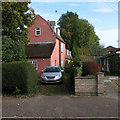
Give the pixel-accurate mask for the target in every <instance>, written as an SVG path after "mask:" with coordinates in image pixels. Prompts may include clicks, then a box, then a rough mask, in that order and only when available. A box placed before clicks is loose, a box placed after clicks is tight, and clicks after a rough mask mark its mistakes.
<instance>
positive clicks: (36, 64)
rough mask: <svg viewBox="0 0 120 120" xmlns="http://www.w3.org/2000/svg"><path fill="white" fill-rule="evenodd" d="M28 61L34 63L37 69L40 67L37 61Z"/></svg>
mask: <svg viewBox="0 0 120 120" xmlns="http://www.w3.org/2000/svg"><path fill="white" fill-rule="evenodd" d="M28 62H30V63H32V64H33V65H34V67H35V68H36V70H37V69H38V63H37V61H28Z"/></svg>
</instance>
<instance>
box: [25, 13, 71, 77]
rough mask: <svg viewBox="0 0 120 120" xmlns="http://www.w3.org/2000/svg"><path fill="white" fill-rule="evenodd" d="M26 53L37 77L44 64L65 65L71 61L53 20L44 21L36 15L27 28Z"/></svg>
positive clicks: (69, 53)
mask: <svg viewBox="0 0 120 120" xmlns="http://www.w3.org/2000/svg"><path fill="white" fill-rule="evenodd" d="M28 39H29V40H30V42H29V43H28V45H27V46H26V55H27V58H28V61H29V62H31V63H32V64H33V65H34V66H35V67H36V70H37V74H38V77H40V75H41V72H40V71H41V70H43V69H44V68H45V67H46V66H62V67H64V66H65V60H67V61H68V62H70V61H71V59H72V57H71V52H70V51H69V50H67V49H66V47H65V42H64V40H63V39H62V37H61V36H60V30H59V28H58V27H57V26H56V23H55V21H46V20H44V19H43V18H42V17H41V16H39V15H37V17H36V19H35V21H34V24H33V25H31V26H30V27H29V28H28Z"/></svg>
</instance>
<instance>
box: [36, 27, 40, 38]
mask: <svg viewBox="0 0 120 120" xmlns="http://www.w3.org/2000/svg"><path fill="white" fill-rule="evenodd" d="M35 35H36V36H40V28H36V31H35Z"/></svg>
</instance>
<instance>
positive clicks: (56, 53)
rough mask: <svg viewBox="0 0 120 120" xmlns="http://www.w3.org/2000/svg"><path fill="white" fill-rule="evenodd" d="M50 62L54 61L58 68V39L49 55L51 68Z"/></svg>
mask: <svg viewBox="0 0 120 120" xmlns="http://www.w3.org/2000/svg"><path fill="white" fill-rule="evenodd" d="M52 60H54V63H55V60H56V66H59V40H58V39H56V44H55V47H54V50H53V52H52V55H51V66H52Z"/></svg>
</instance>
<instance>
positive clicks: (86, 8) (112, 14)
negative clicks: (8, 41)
mask: <svg viewBox="0 0 120 120" xmlns="http://www.w3.org/2000/svg"><path fill="white" fill-rule="evenodd" d="M48 1H49V2H41V1H37V0H36V2H31V4H30V5H29V7H32V8H33V9H34V10H35V13H36V14H39V15H40V16H42V17H43V18H44V19H45V20H55V21H58V19H59V18H60V16H61V15H62V14H65V13H67V11H69V12H74V13H75V12H76V13H77V14H78V16H79V18H80V19H87V20H88V21H89V23H91V24H92V25H93V26H94V29H95V32H96V34H97V35H98V37H99V38H100V44H101V45H104V46H105V47H107V46H110V45H111V46H113V47H117V48H118V2H117V1H114V0H111V1H110V2H74V1H76V0H74V1H73V2H62V1H60V2H54V1H52V2H51V1H50V0H48ZM108 1H109V0H108ZM56 11H57V12H56Z"/></svg>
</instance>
